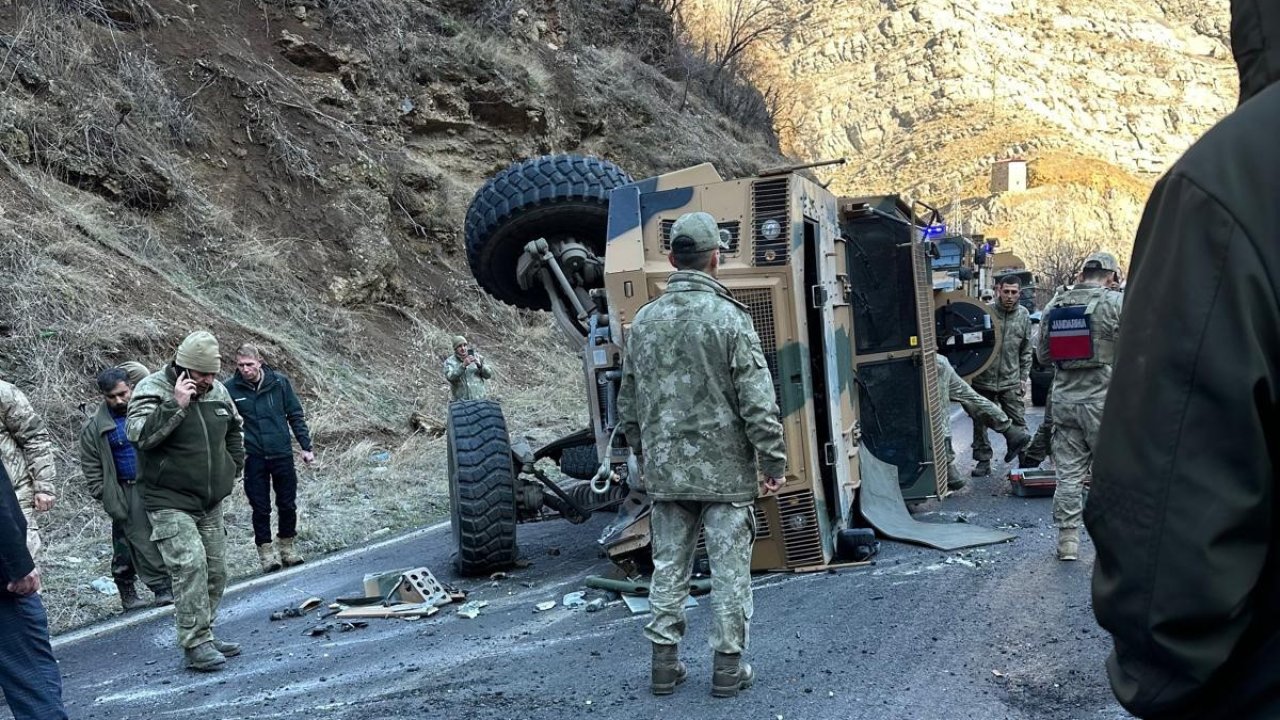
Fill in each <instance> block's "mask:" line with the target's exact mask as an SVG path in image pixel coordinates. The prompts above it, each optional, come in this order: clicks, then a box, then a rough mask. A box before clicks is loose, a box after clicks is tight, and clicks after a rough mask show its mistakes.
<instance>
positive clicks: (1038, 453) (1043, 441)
mask: <svg viewBox="0 0 1280 720" xmlns="http://www.w3.org/2000/svg"><path fill="white" fill-rule="evenodd" d="M1052 437H1053V398H1049V399H1048V400H1046V401H1045V403H1044V422H1042V423H1040V427H1039V428H1036V435H1035V437H1033V438H1031V444H1030V445H1028V446H1027V449H1026V451H1025V452H1024V453H1023V454H1022V462H1021V463H1019V464H1020V465H1022V467H1039V466H1040V463H1042V462H1044V459H1045V458H1046V457H1049V452H1050V449H1051V448H1050V440H1051V438H1052Z"/></svg>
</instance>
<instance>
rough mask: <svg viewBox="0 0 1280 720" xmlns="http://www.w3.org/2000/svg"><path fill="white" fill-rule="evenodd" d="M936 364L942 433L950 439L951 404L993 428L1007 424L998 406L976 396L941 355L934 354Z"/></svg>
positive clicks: (1006, 419) (1005, 417)
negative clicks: (959, 406)
mask: <svg viewBox="0 0 1280 720" xmlns="http://www.w3.org/2000/svg"><path fill="white" fill-rule="evenodd" d="M934 358H935V359H936V360H937V363H938V399H939V400H940V401H941V402H939V403H938V404H939V405H940V406H941V407H942V431H943V433H944V434H945V435H946V437H951V417H950V414H949V413H950V412H951V403H952V402H953V401H954V402H958V403H960V405H961V407H963V408H964V409H965V412H967V413H969V414H970V415H971V416H974V417H977V418H980V419H982V420H985V421H987V423H988V424H990V425H993V426H995V427H997V428H998V427H1003V426H1004V425H1005V424H1006V423H1008V422H1009V416H1008V415H1006V414H1005V413H1004V411H1003V410H1001V409H1000V406H998V405H996V404H995V403H993V402H991V401H990V400H988V399H986V398H984V397H982V396H981V395H979V394H978V391H977V390H974V389H973V388H971V387H969V383H967V382H965V381H964V378H962V377H960V373H957V372H956V369H955V368H953V367H951V362H950V361H949V360H947V358H946V357H945V356H944V355H942V354H941V353H936V354H934Z"/></svg>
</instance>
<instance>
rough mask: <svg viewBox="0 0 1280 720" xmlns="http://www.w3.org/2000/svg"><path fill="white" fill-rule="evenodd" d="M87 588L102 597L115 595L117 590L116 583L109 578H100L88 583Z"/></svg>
mask: <svg viewBox="0 0 1280 720" xmlns="http://www.w3.org/2000/svg"><path fill="white" fill-rule="evenodd" d="M89 587H91V588H93V589H94V590H97V591H98V592H100V593H102V594H103V595H115V594H116V593H117V592H119V590H117V589H116V581H115V580H112V579H111V578H109V577H100V578H98V579H97V580H94V581H93V582H91V583H89Z"/></svg>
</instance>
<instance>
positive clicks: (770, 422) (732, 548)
mask: <svg viewBox="0 0 1280 720" xmlns="http://www.w3.org/2000/svg"><path fill="white" fill-rule="evenodd" d="M671 237H672V240H671V256H670V261H671V264H672V265H673V266H674V267H675V268H676V270H677V272H675V273H673V274H672V275H671V277H670V281H669V284H668V286H667V290H666V293H665V294H663V295H662V297H660V298H658V299H657V300H654V301H653V302H651V303H649V304H648V305H646V306H645V307H643V308H642V309H641V310H640V311H639V312H638V313H637V314H636V319H635V322H634V323H632V326H631V330H630V333H629V334H628V336H627V344H626V356H625V359H624V362H623V378H622V387H621V391H620V395H619V398H618V413H619V420H620V426H621V428H622V431H623V432H624V433H625V434H626V437H627V442H628V444H629V445H630V446H631V448H632V451H633V452H634V453H635V454H636V456H637V457H638V458H640V459H641V462H642V463H643V467H644V482H645V487H646V490H647V491H648V494H649V497H650V498H651V499H652V500H653V508H652V515H651V518H650V523H651V528H652V543H653V563H654V571H653V585H652V588H651V590H650V596H649V600H650V604H651V605H652V607H653V618H652V620H651V621H650V622H649V624H648V626H647V627H646V628H645V635H646V636H647V637H648V638H649V640H650V641H651V642H652V643H653V647H652V651H653V666H652V675H651V689H652V691H653V693H654V694H655V695H665V694H669V693H671V692H673V691H674V690H675V686H676V685H677V684H679V683H680V682H682V681H683V680H684V678H685V675H686V670H685V667H684V664H683V663H681V662H680V661H679V653H678V644H679V642H680V640H681V638H683V636H684V632H685V612H684V603H685V600H686V599H687V598H688V595H689V576H690V572H691V570H692V565H693V556H694V549H695V547H696V544H697V540H698V530H699V528H701V529H702V530H703V531H704V533H705V536H706V545H707V554H708V556H709V559H710V562H711V571H712V595H711V608H712V616H713V621H714V626H713V628H712V632H711V646H712V649H713V650H714V651H715V656H714V668H713V672H712V684H711V693H712V695H714V696H716V697H732V696H735V695H737V694H738V691H739V689H742V688H746V687H749V686H750V685H751V682H752V679H753V674H752V670H751V666H750V665H749V664H747V663H746V662H742V661H741V657H742V652H743V651H744V650H745V649H746V647H747V635H748V627H749V624H750V620H751V614H752V600H751V547H752V544H753V543H754V541H755V530H756V524H755V512H754V501H755V499H756V497H757V496H758V495H759V494H760V481H759V477H760V475H761V474H763V476H764V481H763V483H764V490H765V492H775V491H776V490H777V489H778V488H780V487H781V486H782V483H783V472H784V471H785V469H786V454H785V446H784V443H783V437H782V425H781V423H780V422H779V420H778V406H777V402H776V400H775V399H774V387H773V379H772V376H771V375H770V373H769V368H768V365H767V364H766V362H765V357H764V353H763V351H762V350H761V346H760V338H759V337H758V336H757V335H756V332H755V329H754V327H753V326H752V323H751V317H750V315H748V313H747V310H746V308H745V307H743V306H742V305H741V304H739V303H738V302H737V301H735V300H734V299H733V298H732V296H730V294H729V291H728V290H726V289H725V287H724V286H723V285H721V284H720V283H719V282H717V281H716V279H715V275H716V271H717V269H718V268H719V260H720V255H719V251H720V248H721V239H720V232H719V228H718V227H717V225H716V221H715V218H713V217H712V216H711V215H709V214H707V213H702V212H697V213H688V214H685V215H682V216H680V218H679V219H677V220H676V222H675V224H674V225H673V226H672V229H671ZM757 458H758V459H759V465H758V466H757Z"/></svg>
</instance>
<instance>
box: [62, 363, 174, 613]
mask: <svg viewBox="0 0 1280 720" xmlns="http://www.w3.org/2000/svg"><path fill="white" fill-rule="evenodd" d="M143 377H144V378H145V377H146V375H145V374H143ZM133 387H134V383H133V382H132V381H130V379H129V374H128V373H127V372H126V371H125V370H124V369H122V368H118V367H116V368H108V369H106V370H103V371H102V372H101V373H100V374H99V375H98V390H99V391H101V392H102V404H100V405H99V406H98V410H97V412H95V413H94V414H93V416H92V417H90V418H89V419H88V420H87V421H86V422H85V424H84V426H83V427H82V428H81V429H80V469H81V471H82V472H84V479H85V483H86V484H87V486H88V488H87V489H88V490H89V495H90V496H91V497H92V498H93V499H94V500H97V501H98V502H100V503H102V508H103V509H104V510H106V511H107V515H109V516H110V517H111V539H112V549H113V551H114V557H113V558H112V562H111V574H112V576H114V577H115V581H116V587H117V588H118V589H119V591H120V605H121V607H122V608H123V609H124V610H137V609H138V608H142V607H146V605H147V603H146V601H145V600H143V599H142V598H140V597H138V591H137V588H136V587H135V580H137V578H138V576H139V575H141V576H142V582H143V584H145V585H146V586H147V587H149V588H151V592H153V593H155V596H156V598H155V604H156V605H170V604H172V603H173V591H172V589H171V587H170V583H169V573H168V571H167V570H166V569H165V566H164V558H163V557H161V556H160V549H159V548H157V547H156V544H155V543H154V542H153V541H152V540H151V521H150V520H148V519H147V511H146V508H144V507H143V505H142V490H141V488H139V487H138V460H137V452H136V451H135V449H134V447H133V443H131V442H129V438H128V436H127V434H126V430H125V422H126V419H127V411H128V407H129V399H130V398H131V397H133Z"/></svg>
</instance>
